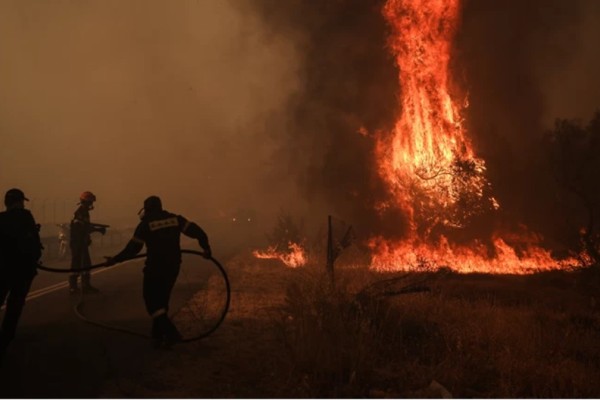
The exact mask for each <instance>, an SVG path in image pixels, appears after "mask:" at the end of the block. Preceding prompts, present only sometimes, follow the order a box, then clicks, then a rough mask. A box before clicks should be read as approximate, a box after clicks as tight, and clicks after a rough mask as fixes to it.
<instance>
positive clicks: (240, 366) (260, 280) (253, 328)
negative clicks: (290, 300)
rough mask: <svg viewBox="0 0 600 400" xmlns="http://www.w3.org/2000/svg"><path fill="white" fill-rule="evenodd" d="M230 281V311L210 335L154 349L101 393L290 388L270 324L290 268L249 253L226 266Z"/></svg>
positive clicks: (264, 393) (274, 393)
mask: <svg viewBox="0 0 600 400" xmlns="http://www.w3.org/2000/svg"><path fill="white" fill-rule="evenodd" d="M226 270H227V273H228V276H229V280H230V284H231V304H230V308H229V313H228V315H227V317H226V319H225V321H224V322H223V324H222V325H221V326H220V328H219V329H218V330H217V331H216V332H214V333H213V334H212V335H211V336H210V337H208V338H206V339H202V340H200V341H197V342H191V343H184V344H179V345H177V346H175V347H173V348H172V349H171V350H166V349H160V350H154V349H151V348H150V346H149V347H148V351H149V352H154V357H152V359H151V361H150V362H149V364H147V365H146V366H145V367H144V370H143V371H140V372H141V373H140V374H137V375H138V378H135V381H134V380H133V379H132V378H127V379H125V378H119V377H115V378H113V379H111V380H109V382H108V384H107V385H106V386H105V388H104V390H102V391H101V394H100V397H145V398H149V397H150V398H151V397H160V398H178V397H193V398H214V397H280V396H283V397H285V396H286V392H288V391H289V387H287V384H286V380H285V377H284V376H281V374H282V371H280V370H278V368H277V366H278V365H280V362H279V361H281V358H282V357H285V349H284V348H282V345H281V342H280V341H278V340H276V338H275V337H274V330H273V329H270V326H271V325H272V321H274V320H275V319H276V315H275V314H276V313H277V307H278V306H279V305H280V304H281V303H282V302H283V299H284V295H285V287H286V282H287V280H288V279H289V278H290V276H291V274H292V273H293V271H291V270H289V269H287V268H286V267H284V266H283V264H281V263H278V262H275V261H273V262H269V261H266V262H260V264H259V263H257V261H256V260H253V259H252V258H251V256H250V255H242V256H237V257H235V258H233V259H232V260H230V261H229V262H228V263H227V265H226Z"/></svg>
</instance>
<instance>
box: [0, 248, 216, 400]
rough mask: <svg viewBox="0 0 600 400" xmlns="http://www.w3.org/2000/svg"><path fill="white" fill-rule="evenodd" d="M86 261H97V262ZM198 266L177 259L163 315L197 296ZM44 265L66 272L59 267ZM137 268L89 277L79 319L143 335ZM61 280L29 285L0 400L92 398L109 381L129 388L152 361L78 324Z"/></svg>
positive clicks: (121, 336) (145, 348)
mask: <svg viewBox="0 0 600 400" xmlns="http://www.w3.org/2000/svg"><path fill="white" fill-rule="evenodd" d="M196 247H197V246H196ZM190 248H193V247H190ZM112 253H113V252H110V253H108V254H112ZM103 254H107V253H106V252H104V253H103ZM93 261H94V262H99V261H101V257H100V255H96V257H95V259H94V260H93ZM202 263H204V264H202ZM206 263H207V261H205V260H201V261H200V260H198V258H197V257H194V256H184V261H183V263H182V270H181V273H180V276H179V279H178V282H177V284H176V286H175V288H174V290H173V295H172V299H171V310H177V309H178V308H179V307H180V306H182V305H183V304H184V303H185V302H186V300H187V299H188V298H189V297H190V296H191V295H192V294H193V293H195V292H196V291H197V290H198V289H201V288H202V285H203V284H204V282H206V280H207V277H208V275H209V274H210V271H211V269H210V268H206V267H205V268H202V266H203V265H204V266H206ZM45 264H47V265H49V266H52V267H66V266H67V265H66V264H67V263H66V262H62V263H56V262H53V263H50V262H46V263H45ZM142 266H143V260H135V261H131V262H128V263H123V264H119V265H117V266H115V267H111V268H104V269H100V270H96V271H95V273H94V274H93V276H92V284H93V285H94V286H95V287H97V288H98V289H100V293H98V294H93V295H86V296H85V297H84V298H83V302H84V303H83V306H82V308H81V310H82V313H83V314H84V315H85V316H86V317H87V318H89V319H91V320H94V321H97V322H102V323H105V324H109V325H114V326H119V327H121V328H125V329H127V330H131V331H134V332H137V333H139V334H140V335H145V334H148V333H149V329H150V317H149V316H148V315H147V314H146V312H145V310H144V305H143V300H142ZM199 266H200V267H199ZM67 277H68V274H58V273H49V272H44V271H40V273H39V275H38V276H37V277H36V279H35V281H34V284H33V286H32V288H31V290H30V296H29V298H28V301H27V304H26V306H25V309H24V312H23V316H22V318H21V321H20V324H19V328H18V331H17V337H16V339H15V340H14V341H13V343H12V344H11V347H10V348H9V350H8V353H7V356H6V358H5V359H4V361H3V363H2V365H1V366H0V396H1V397H4V398H7V397H20V398H39V397H44V398H57V397H58V398H91V397H98V396H100V395H101V393H102V388H103V386H104V385H105V384H106V382H107V381H109V380H112V381H115V380H120V379H126V380H131V381H136V376H137V374H140V373H142V371H143V369H144V366H146V365H148V364H149V363H150V362H151V361H152V359H153V357H156V352H157V350H154V349H152V347H151V343H150V341H149V340H148V339H147V338H143V337H141V336H136V335H131V334H125V333H122V332H117V331H112V330H106V329H102V328H99V327H97V326H94V325H91V324H88V323H85V322H84V321H82V320H81V319H80V318H78V316H77V315H76V314H75V312H74V310H73V308H74V306H75V305H77V304H78V303H79V302H80V301H81V300H82V299H81V298H80V295H79V294H77V295H70V294H69V293H68V289H67V287H68V286H67V285H66V279H67Z"/></svg>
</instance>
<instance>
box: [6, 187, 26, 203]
mask: <svg viewBox="0 0 600 400" xmlns="http://www.w3.org/2000/svg"><path fill="white" fill-rule="evenodd" d="M25 200H26V201H29V199H28V198H27V197H25V193H23V191H22V190H20V189H16V188H14V189H10V190H9V191H8V192H6V194H5V195H4V204H5V205H9V204H14V203H16V202H19V201H25Z"/></svg>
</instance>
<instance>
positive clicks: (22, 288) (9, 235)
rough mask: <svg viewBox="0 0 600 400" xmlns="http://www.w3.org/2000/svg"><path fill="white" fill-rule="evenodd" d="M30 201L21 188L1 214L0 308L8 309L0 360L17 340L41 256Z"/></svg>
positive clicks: (6, 199) (0, 334)
mask: <svg viewBox="0 0 600 400" xmlns="http://www.w3.org/2000/svg"><path fill="white" fill-rule="evenodd" d="M25 201H28V199H27V198H26V197H25V194H24V193H23V192H22V191H21V190H19V189H10V190H9V191H8V192H6V194H5V196H4V205H5V206H6V211H3V212H1V213H0V306H2V305H4V302H5V301H6V310H5V313H4V319H3V320H2V327H1V328H0V329H1V330H0V360H1V359H2V358H3V357H4V354H5V353H6V349H7V348H8V345H9V344H10V342H11V341H12V340H13V338H14V337H15V331H16V328H17V324H18V322H19V318H20V317H21V312H22V311H23V306H24V305H25V299H26V298H27V293H28V292H29V288H30V287H31V283H32V282H33V278H34V277H35V275H36V274H37V266H38V262H39V260H40V258H41V256H42V242H41V240H40V235H39V227H40V226H39V225H37V224H36V223H35V220H34V219H33V215H31V212H30V211H29V210H26V209H25Z"/></svg>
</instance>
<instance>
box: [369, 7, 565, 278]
mask: <svg viewBox="0 0 600 400" xmlns="http://www.w3.org/2000/svg"><path fill="white" fill-rule="evenodd" d="M460 11H461V4H460V0H388V1H387V2H386V4H385V5H384V8H383V15H384V17H385V19H386V21H387V23H388V24H389V26H390V27H391V35H390V37H389V47H390V49H391V51H392V53H393V55H394V56H395V61H396V65H397V67H398V76H399V80H400V82H401V92H400V93H399V110H398V115H399V117H398V119H397V121H396V123H395V126H394V128H393V131H392V132H384V133H380V135H379V136H378V138H377V143H376V155H377V160H378V169H379V173H380V175H381V177H382V178H383V180H384V182H386V183H387V187H388V189H389V194H390V196H389V198H388V199H387V200H386V201H383V202H382V203H381V204H378V208H380V209H381V210H385V209H386V208H396V209H400V210H401V211H402V212H403V213H404V214H405V215H407V217H408V219H409V225H410V227H409V229H410V232H409V233H408V237H407V239H406V240H405V241H403V242H401V243H394V242H391V241H388V240H387V239H385V238H381V237H378V238H372V239H371V242H370V245H371V248H372V250H373V254H374V256H373V261H372V265H373V266H374V267H375V268H377V269H390V268H411V267H410V266H415V265H417V264H423V260H427V261H426V263H429V264H431V263H433V264H435V265H438V266H440V265H449V266H450V267H451V268H453V269H456V270H459V271H464V272H467V271H468V272H471V271H483V272H512V273H525V272H531V271H532V270H535V269H537V270H539V269H548V268H562V266H561V265H558V264H557V263H556V262H555V261H554V260H553V259H552V257H550V254H549V253H548V252H547V251H545V250H543V249H541V248H539V247H537V246H535V245H531V246H529V247H528V248H527V249H526V251H520V252H519V253H517V252H516V251H515V250H514V249H513V248H511V246H509V245H508V244H507V243H506V241H504V240H503V239H502V238H500V237H495V238H492V239H491V240H490V242H491V244H492V246H493V247H494V251H492V252H491V253H493V256H490V255H489V254H490V251H489V249H486V246H484V245H481V244H480V243H473V244H472V245H471V246H470V248H465V247H464V246H463V247H461V246H458V245H453V244H451V243H450V242H449V241H448V240H447V239H446V238H445V237H444V236H441V237H440V236H438V237H437V238H436V239H435V240H431V238H430V237H429V235H430V234H431V232H432V231H433V230H434V229H435V228H439V227H442V228H446V229H462V228H465V227H466V226H468V223H469V221H470V220H472V218H474V217H475V216H477V215H480V214H481V213H484V212H493V210H495V209H498V208H499V204H498V203H497V202H496V200H495V199H494V198H493V197H492V195H491V186H490V184H489V182H488V181H487V179H486V177H485V170H486V168H485V163H484V161H483V160H481V159H479V158H477V156H476V155H475V151H474V150H473V146H472V144H471V142H470V140H469V139H468V137H467V136H466V130H465V128H464V126H463V117H462V113H463V112H464V109H465V108H466V107H467V105H468V103H467V97H466V95H464V94H463V93H461V92H460V89H459V87H458V85H457V84H456V83H455V82H453V81H452V75H451V68H450V62H451V50H452V44H453V41H454V38H455V34H456V32H457V28H458V26H459V22H460ZM438 231H439V229H438ZM568 262H571V263H577V262H576V261H575V260H569V261H568ZM536 267H537V268H536Z"/></svg>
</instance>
